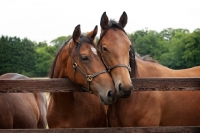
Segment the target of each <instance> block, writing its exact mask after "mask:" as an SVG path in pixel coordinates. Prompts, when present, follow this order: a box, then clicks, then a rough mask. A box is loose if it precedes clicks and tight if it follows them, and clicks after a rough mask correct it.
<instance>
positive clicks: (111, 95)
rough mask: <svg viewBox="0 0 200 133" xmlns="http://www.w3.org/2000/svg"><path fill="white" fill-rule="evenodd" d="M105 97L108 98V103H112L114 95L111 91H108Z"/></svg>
mask: <svg viewBox="0 0 200 133" xmlns="http://www.w3.org/2000/svg"><path fill="white" fill-rule="evenodd" d="M107 97H108V100H109V101H113V100H114V93H113V92H112V91H111V90H110V91H108V94H107Z"/></svg>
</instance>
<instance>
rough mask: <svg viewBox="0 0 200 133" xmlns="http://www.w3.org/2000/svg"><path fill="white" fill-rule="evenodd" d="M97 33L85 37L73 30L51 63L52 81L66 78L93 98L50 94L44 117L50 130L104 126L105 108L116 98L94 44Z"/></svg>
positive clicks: (72, 94)
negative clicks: (45, 116) (70, 36)
mask: <svg viewBox="0 0 200 133" xmlns="http://www.w3.org/2000/svg"><path fill="white" fill-rule="evenodd" d="M97 31H98V29H97V26H96V27H95V28H94V30H93V31H91V32H89V33H88V34H87V35H86V36H84V35H81V30H80V25H78V26H76V27H75V29H74V32H73V35H72V38H70V39H69V40H68V41H67V42H65V44H64V45H63V46H62V48H61V49H60V50H59V51H58V54H57V55H56V57H55V59H54V62H53V64H52V69H51V73H50V74H51V75H50V77H51V78H69V79H70V80H72V81H73V82H74V83H76V84H78V85H80V87H81V88H85V90H87V91H88V92H90V93H93V94H95V95H93V94H90V93H86V92H67V93H61V92H55V93H51V99H50V103H49V106H48V113H47V121H48V125H49V127H50V128H84V127H106V126H107V118H106V117H107V116H106V112H107V107H106V106H105V105H104V104H111V103H113V102H115V100H116V96H117V95H116V91H115V88H114V83H113V81H112V78H111V76H110V75H109V73H107V71H106V68H105V66H104V64H103V62H102V61H101V59H100V57H99V55H98V53H97V50H96V49H95V45H94V43H93V40H94V38H95V36H96V34H97ZM99 98H100V99H99ZM100 100H101V102H102V103H104V104H102V103H101V102H100Z"/></svg>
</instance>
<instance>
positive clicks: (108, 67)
mask: <svg viewBox="0 0 200 133" xmlns="http://www.w3.org/2000/svg"><path fill="white" fill-rule="evenodd" d="M112 27H115V28H118V29H120V30H122V31H123V32H124V33H125V34H126V32H125V31H124V29H123V28H122V27H121V26H120V25H119V24H118V23H116V22H115V21H111V22H110V23H109V24H108V26H107V27H106V29H105V30H104V32H103V33H102V34H101V36H100V39H99V41H98V45H100V44H99V43H100V41H101V39H102V38H103V36H104V35H105V34H106V32H107V31H108V30H109V29H110V28H112ZM126 35H127V34H126ZM99 52H100V54H101V59H102V61H103V63H104V65H105V67H106V69H107V71H108V72H109V73H110V72H111V71H112V69H114V68H116V67H125V68H127V69H128V71H129V73H131V67H130V65H129V66H127V65H125V64H117V65H114V66H109V65H107V64H106V62H105V60H104V58H103V54H102V45H101V47H100V51H99Z"/></svg>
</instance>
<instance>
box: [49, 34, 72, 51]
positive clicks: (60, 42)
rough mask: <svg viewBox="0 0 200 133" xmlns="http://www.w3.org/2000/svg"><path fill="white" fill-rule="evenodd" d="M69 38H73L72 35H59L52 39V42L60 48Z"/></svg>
mask: <svg viewBox="0 0 200 133" xmlns="http://www.w3.org/2000/svg"><path fill="white" fill-rule="evenodd" d="M69 38H71V36H70V35H69V36H60V37H57V38H56V39H54V40H52V41H51V44H52V45H54V46H56V48H60V47H61V46H62V45H63V44H64V42H66V41H67V40H68V39H69Z"/></svg>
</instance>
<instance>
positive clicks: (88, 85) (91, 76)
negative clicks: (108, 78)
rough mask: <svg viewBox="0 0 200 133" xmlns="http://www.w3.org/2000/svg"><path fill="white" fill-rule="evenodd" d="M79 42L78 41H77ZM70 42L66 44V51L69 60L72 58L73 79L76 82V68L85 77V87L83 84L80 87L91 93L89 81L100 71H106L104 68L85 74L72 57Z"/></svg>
mask: <svg viewBox="0 0 200 133" xmlns="http://www.w3.org/2000/svg"><path fill="white" fill-rule="evenodd" d="M78 43H79V42H78ZM70 44H71V42H69V44H68V51H69V55H70V57H71V60H72V64H73V68H74V81H75V83H76V70H78V71H79V72H80V73H81V74H82V75H83V76H84V77H85V78H86V79H87V88H86V87H84V86H81V88H82V89H84V90H85V91H87V92H89V93H93V92H92V91H91V90H90V82H91V81H92V80H93V79H94V78H95V77H96V76H98V75H100V74H102V73H105V72H107V71H106V70H101V71H100V72H96V73H94V74H92V75H88V74H86V73H85V72H84V71H83V70H82V69H81V68H80V67H79V66H78V65H77V63H76V62H75V60H74V58H73V57H72V52H71V51H70Z"/></svg>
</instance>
